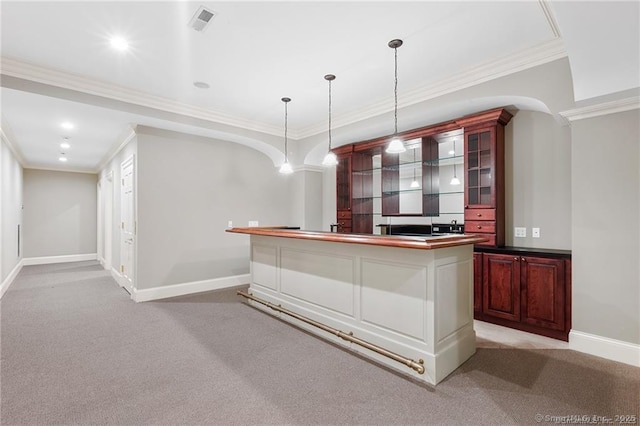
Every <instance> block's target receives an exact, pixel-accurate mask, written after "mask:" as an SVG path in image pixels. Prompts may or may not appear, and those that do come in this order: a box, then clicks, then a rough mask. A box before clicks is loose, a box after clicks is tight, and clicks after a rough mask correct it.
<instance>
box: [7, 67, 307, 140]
mask: <svg viewBox="0 0 640 426" xmlns="http://www.w3.org/2000/svg"><path fill="white" fill-rule="evenodd" d="M0 65H1V68H0V72H1V73H2V74H4V75H7V76H11V77H15V78H21V79H24V80H29V81H35V82H37V83H42V84H48V85H51V86H56V87H62V88H64V89H70V90H76V91H79V92H82V93H87V94H90V95H95V96H101V97H105V98H108V99H115V100H118V101H122V102H127V103H131V104H134V105H140V106H144V107H148V108H154V109H159V110H161V111H166V112H170V113H174V114H180V115H185V116H188V117H194V118H199V119H202V120H207V121H212V122H216V123H222V124H227V125H229V126H234V127H239V128H241V129H249V130H254V131H258V132H262V133H267V134H271V135H274V136H279V135H280V133H281V130H280V127H279V126H273V125H270V124H267V123H259V122H256V121H254V120H247V119H243V118H238V117H233V116H231V115H229V114H226V113H223V112H220V111H212V110H209V109H206V108H201V107H197V106H193V105H188V104H185V103H182V102H178V101H175V100H172V99H168V98H164V97H162V96H156V95H152V94H149V93H145V92H141V91H139V90H132V89H130V88H127V87H123V86H118V85H116V84H111V83H107V82H104V81H100V80H96V79H92V78H88V77H83V76H80V75H77V74H71V73H67V72H63V71H60V70H56V69H53V68H47V67H42V66H40V65H36V64H32V63H28V62H22V61H18V60H16V59H11V58H6V57H3V58H2V61H1V63H0ZM294 133H295V131H294Z"/></svg>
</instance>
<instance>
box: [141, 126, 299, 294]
mask: <svg viewBox="0 0 640 426" xmlns="http://www.w3.org/2000/svg"><path fill="white" fill-rule="evenodd" d="M137 137H138V235H137V243H138V246H137V253H138V262H137V265H138V271H137V283H136V288H137V289H138V290H141V289H145V288H153V287H159V286H165V285H170V284H179V283H186V282H192V281H201V280H207V279H213V278H220V277H227V276H233V275H239V274H246V273H249V238H248V236H246V235H239V234H230V233H226V232H225V229H226V228H227V222H228V221H230V220H231V221H233V224H234V226H247V224H248V221H250V220H257V221H259V224H260V225H282V224H291V223H292V220H293V219H292V218H293V215H292V201H291V195H290V193H291V189H292V182H294V181H295V179H296V178H297V174H293V175H287V176H285V175H280V174H279V173H278V170H277V169H276V168H275V167H274V165H273V162H272V161H271V160H270V159H269V158H268V157H266V156H265V155H264V154H261V153H259V152H257V151H255V150H252V149H250V148H247V147H245V146H242V145H238V144H235V143H231V142H225V141H218V140H212V139H206V138H201V137H196V136H188V135H184V134H181V133H175V132H168V131H162V130H158V129H151V128H144V127H138V130H137Z"/></svg>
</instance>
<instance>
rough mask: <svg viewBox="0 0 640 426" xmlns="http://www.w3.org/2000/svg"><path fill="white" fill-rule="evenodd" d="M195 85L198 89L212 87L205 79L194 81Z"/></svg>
mask: <svg viewBox="0 0 640 426" xmlns="http://www.w3.org/2000/svg"><path fill="white" fill-rule="evenodd" d="M193 85H194V86H196V87H197V88H198V89H208V88H209V87H210V86H209V83H205V82H204V81H194V82H193Z"/></svg>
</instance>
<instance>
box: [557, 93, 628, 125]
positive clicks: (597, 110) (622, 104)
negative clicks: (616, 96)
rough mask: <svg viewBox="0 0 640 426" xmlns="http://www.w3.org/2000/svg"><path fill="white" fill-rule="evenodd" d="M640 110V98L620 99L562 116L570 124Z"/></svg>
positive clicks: (564, 112) (569, 112)
mask: <svg viewBox="0 0 640 426" xmlns="http://www.w3.org/2000/svg"><path fill="white" fill-rule="evenodd" d="M634 109H640V96H633V97H630V98H625V99H620V100H617V101H610V102H602V103H599V104H595V105H589V106H585V107H581V108H574V109H570V110H567V111H562V112H560V116H561V117H563V118H564V119H566V120H567V121H568V122H572V121H578V120H584V119H587V118H594V117H600V116H603V115H608V114H615V113H618V112H624V111H631V110H634Z"/></svg>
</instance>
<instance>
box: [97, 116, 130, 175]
mask: <svg viewBox="0 0 640 426" xmlns="http://www.w3.org/2000/svg"><path fill="white" fill-rule="evenodd" d="M135 137H136V126H133V127H131V128H130V129H127V132H126V135H125V136H124V137H123V138H122V142H120V143H116V145H115V146H114V147H112V148H111V149H110V150H109V152H108V153H107V155H105V157H104V158H103V159H102V160H101V161H100V163H99V164H98V167H96V171H97V172H98V173H100V171H101V170H102V169H104V168H105V167H106V166H107V165H108V164H109V163H110V162H111V160H113V159H114V158H115V156H116V155H118V154H119V153H120V151H122V150H123V149H124V147H125V146H127V145H128V144H129V142H131V141H132V140H133V139H134V138H135ZM111 173H113V171H112V172H111Z"/></svg>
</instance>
